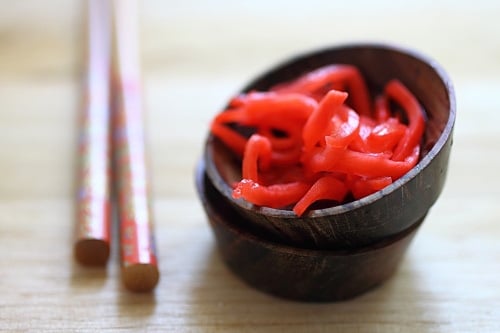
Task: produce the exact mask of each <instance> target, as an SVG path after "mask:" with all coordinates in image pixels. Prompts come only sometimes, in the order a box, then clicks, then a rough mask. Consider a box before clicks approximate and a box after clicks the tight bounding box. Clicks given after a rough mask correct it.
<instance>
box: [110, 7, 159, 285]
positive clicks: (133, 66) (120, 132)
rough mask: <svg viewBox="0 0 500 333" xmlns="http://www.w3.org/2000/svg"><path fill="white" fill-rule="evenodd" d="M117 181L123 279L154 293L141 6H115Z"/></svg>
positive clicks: (156, 276) (155, 265)
mask: <svg viewBox="0 0 500 333" xmlns="http://www.w3.org/2000/svg"><path fill="white" fill-rule="evenodd" d="M114 12H115V20H114V28H115V29H114V37H115V40H114V41H115V45H114V46H115V47H114V50H113V51H114V52H113V57H112V64H113V67H112V68H113V88H112V89H113V94H114V99H113V101H114V105H113V119H112V123H113V126H112V127H113V153H114V162H115V165H114V170H115V171H116V173H115V175H114V180H115V182H116V189H117V192H118V193H117V195H118V218H119V224H120V246H121V267H122V279H123V282H124V285H125V287H126V288H127V289H129V290H131V291H138V292H143V291H151V290H152V289H154V288H155V286H156V284H157V283H158V280H159V271H158V263H157V256H156V248H155V234H154V225H153V221H152V214H151V207H150V198H149V196H150V195H149V188H148V187H149V186H148V172H147V161H146V151H145V139H144V124H143V104H142V103H143V100H142V90H141V73H140V64H139V47H138V39H139V36H138V21H137V2H136V1H135V0H115V1H114Z"/></svg>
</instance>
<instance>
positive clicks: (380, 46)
mask: <svg viewBox="0 0 500 333" xmlns="http://www.w3.org/2000/svg"><path fill="white" fill-rule="evenodd" d="M367 48H372V49H377V50H380V51H391V52H396V53H399V54H401V55H404V56H407V57H411V58H413V59H415V60H417V61H419V62H421V63H424V64H426V65H427V66H429V67H430V68H431V69H432V70H433V71H434V72H435V73H436V75H437V77H439V79H440V80H441V82H442V83H443V86H444V87H445V89H446V92H447V95H448V100H449V104H450V105H449V114H448V119H447V121H446V125H445V126H444V128H443V130H442V132H441V133H440V135H439V137H438V140H437V141H436V142H435V143H434V145H433V147H432V148H431V149H430V150H429V152H428V153H427V154H426V155H425V156H424V157H423V158H422V159H421V160H420V161H419V162H418V163H417V164H416V165H415V166H414V167H413V168H412V169H411V170H410V171H408V172H407V173H406V174H404V175H403V176H402V177H400V178H399V179H397V180H396V181H395V182H393V183H392V184H390V185H388V186H386V187H385V188H383V189H381V190H379V191H377V192H375V193H372V194H370V195H368V196H366V197H363V198H361V199H358V200H354V201H350V202H347V203H345V204H342V205H337V206H332V207H327V208H321V209H312V210H308V211H306V213H305V214H304V215H302V216H300V217H299V216H297V215H295V213H294V212H293V211H292V210H285V209H277V208H270V207H266V206H257V205H254V204H252V203H250V202H247V201H246V200H244V199H234V198H233V197H232V194H231V188H230V186H229V185H228V184H227V182H226V181H225V180H224V179H223V178H222V176H221V175H220V173H219V171H218V170H217V171H216V172H214V173H215V174H213V172H211V171H210V170H209V169H210V168H208V169H207V170H209V171H208V172H207V173H208V174H209V177H215V178H216V180H217V181H215V182H214V183H215V184H214V185H215V187H216V188H217V189H218V190H219V191H220V192H222V193H223V195H224V196H226V197H227V198H229V199H230V200H231V201H232V202H234V203H236V204H237V205H238V206H240V207H241V208H243V209H246V210H254V211H257V212H258V213H259V214H262V215H265V216H270V217H280V218H283V219H302V218H315V217H325V216H334V215H340V214H343V213H346V212H348V211H352V210H355V209H359V208H362V207H364V206H368V205H370V204H372V203H373V202H375V201H377V200H379V199H381V198H383V197H384V196H387V195H389V194H390V193H392V192H394V191H396V190H397V189H399V188H400V187H402V186H403V185H404V184H406V183H408V182H410V181H411V180H412V179H413V178H415V177H416V176H417V175H418V174H419V173H420V172H421V171H422V170H423V169H425V168H426V167H427V166H428V165H429V164H430V163H431V161H432V159H433V158H434V157H435V156H436V155H438V153H439V152H440V151H441V150H442V149H443V147H444V146H445V144H446V142H447V140H448V139H449V137H450V136H451V135H452V132H453V127H454V124H455V118H456V97H455V89H454V86H453V83H452V80H451V78H450V76H449V74H448V73H447V72H446V71H445V70H444V68H443V67H442V66H441V65H440V64H439V63H438V62H437V61H436V60H435V59H434V58H431V57H430V56H428V55H426V54H424V53H422V52H420V51H417V50H415V49H412V48H410V47H406V46H396V45H393V44H389V43H380V42H358V43H342V44H335V45H332V46H326V47H321V48H315V49H310V50H308V51H304V52H301V53H297V54H296V55H294V56H292V57H289V58H287V59H286V60H284V61H281V62H278V63H277V64H275V65H274V66H271V67H269V68H268V69H267V70H264V71H263V72H261V73H260V74H259V75H257V76H256V77H255V78H254V79H253V80H250V81H249V83H247V84H246V85H245V87H244V88H243V89H241V90H239V91H246V90H248V89H249V88H250V87H251V86H252V85H254V84H255V83H256V82H257V81H258V80H260V79H262V78H263V77H265V76H267V75H269V74H270V73H272V72H276V71H279V70H282V69H284V68H286V67H288V66H290V65H292V64H293V63H295V62H297V61H300V60H303V59H305V58H308V57H311V56H314V55H316V54H322V53H326V52H333V51H341V50H346V49H367ZM213 139H214V137H213V135H212V134H211V133H209V134H208V137H207V139H206V144H205V149H204V155H205V159H206V160H207V161H208V160H209V159H211V158H212V156H211V153H212V152H211V151H210V149H207V147H208V144H209V142H210V141H211V140H213ZM214 169H217V168H216V167H214ZM221 183H222V184H225V186H223V188H220V187H219V185H220V184H221Z"/></svg>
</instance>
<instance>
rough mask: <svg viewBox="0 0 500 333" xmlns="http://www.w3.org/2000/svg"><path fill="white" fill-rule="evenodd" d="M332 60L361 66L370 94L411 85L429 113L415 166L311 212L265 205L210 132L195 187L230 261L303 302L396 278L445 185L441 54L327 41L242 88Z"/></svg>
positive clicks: (448, 139) (447, 109) (445, 86)
mask: <svg viewBox="0 0 500 333" xmlns="http://www.w3.org/2000/svg"><path fill="white" fill-rule="evenodd" d="M329 64H351V65H354V66H356V67H357V68H359V70H360V71H361V72H362V74H363V75H364V77H365V80H366V82H367V84H368V87H369V89H370V91H371V93H372V94H376V93H378V92H380V91H381V90H382V87H383V86H384V85H385V83H387V82H388V81H389V80H391V79H394V78H395V79H398V80H400V81H401V82H402V83H403V84H404V85H406V86H407V87H408V89H409V90H410V91H412V93H413V94H414V95H415V96H416V97H417V99H418V100H419V102H420V103H421V104H422V106H423V108H424V109H425V111H426V115H427V124H426V131H425V134H424V139H423V141H422V143H421V152H422V154H421V158H420V160H419V162H418V164H417V165H416V166H415V167H414V168H413V169H411V170H410V171H409V172H408V173H407V174H405V175H404V176H403V177H401V178H400V179H398V180H397V181H395V182H394V183H392V184H391V185H389V186H387V187H386V188H384V189H382V190H380V191H378V192H376V193H374V194H372V195H369V196H367V197H364V198H362V199H360V200H356V201H352V202H349V203H346V204H343V205H339V206H334V207H330V208H324V209H317V210H311V211H309V212H308V213H306V214H305V215H303V216H301V217H297V216H296V215H295V214H294V213H293V212H292V211H290V210H283V209H272V208H268V207H258V206H255V205H252V204H250V203H248V202H247V201H245V200H242V199H238V200H235V199H233V197H232V188H231V186H230V184H232V183H233V182H234V181H237V180H239V179H241V161H238V160H237V159H235V158H234V156H233V154H232V153H231V151H230V150H229V149H228V148H227V147H226V146H225V145H224V144H223V143H222V142H221V141H219V140H218V139H217V138H215V137H214V136H212V135H211V134H210V133H209V134H208V136H207V139H206V143H205V146H204V154H203V157H202V159H201V161H200V163H199V165H198V168H197V170H196V187H197V191H198V194H199V197H200V199H201V202H202V203H203V207H204V209H205V212H206V214H207V217H208V220H209V222H210V226H211V227H212V230H213V232H214V235H215V237H216V241H217V245H218V248H219V251H220V254H221V256H222V258H223V259H224V261H225V262H226V263H227V265H228V266H229V267H230V268H231V269H232V270H233V271H234V272H235V273H236V274H237V275H238V276H239V277H241V278H242V279H243V280H244V281H246V282H247V283H249V284H250V285H252V286H253V287H255V288H257V289H259V290H262V291H265V292H268V293H270V294H273V295H276V296H279V297H284V298H290V299H295V300H301V301H337V300H342V299H348V298H352V297H354V296H356V295H359V294H361V293H363V292H365V291H367V290H369V289H371V288H373V287H374V286H376V285H379V284H381V283H382V282H383V281H385V280H386V279H387V278H389V277H390V276H391V275H392V274H393V273H394V272H395V270H396V269H397V267H398V264H399V263H400V261H401V259H402V257H403V256H404V253H405V251H406V249H407V247H408V245H409V244H410V242H411V240H412V238H413V237H414V235H415V233H416V232H417V230H418V228H419V227H420V225H421V224H422V222H423V221H424V219H425V217H426V215H427V213H428V211H429V209H430V208H431V206H432V205H433V204H434V203H435V202H436V200H437V199H438V197H439V195H440V193H441V190H442V188H443V185H444V182H445V178H446V171H447V167H448V159H449V154H450V150H451V146H452V141H453V140H452V132H453V126H454V121H455V112H456V111H455V96H454V91H453V87H452V84H451V81H450V79H449V78H448V76H447V75H446V73H445V72H444V70H443V69H442V68H441V67H440V66H439V65H438V64H437V63H436V62H434V61H432V60H431V59H429V58H427V57H426V56H423V55H421V54H419V53H417V52H415V51H412V50H408V49H402V48H399V47H393V46H387V45H380V44H355V45H343V46H337V47H332V48H326V49H322V50H318V51H314V52H312V53H307V54H303V55H299V56H296V57H293V58H292V59H291V60H289V61H286V62H284V63H282V64H280V65H278V66H275V67H273V68H272V69H271V70H269V71H267V72H265V73H264V74H263V75H261V76H259V77H258V78H257V79H255V80H254V81H252V82H251V83H250V84H249V85H247V87H245V88H244V89H243V90H242V92H246V91H250V90H259V91H260V90H267V89H269V88H270V87H271V86H273V85H275V84H277V83H281V82H286V81H289V80H292V79H294V78H296V77H298V76H300V75H302V74H304V73H306V72H309V71H311V70H314V69H316V68H319V67H322V66H325V65H329Z"/></svg>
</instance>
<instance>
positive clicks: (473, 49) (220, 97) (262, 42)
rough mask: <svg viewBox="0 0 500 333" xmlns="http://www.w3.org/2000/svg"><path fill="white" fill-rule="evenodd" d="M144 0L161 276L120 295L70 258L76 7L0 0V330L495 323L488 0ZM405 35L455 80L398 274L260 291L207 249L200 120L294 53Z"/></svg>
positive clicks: (496, 235)
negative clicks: (303, 296) (324, 295)
mask: <svg viewBox="0 0 500 333" xmlns="http://www.w3.org/2000/svg"><path fill="white" fill-rule="evenodd" d="M437 3H438V2H437V1H431V0H423V1H418V2H412V4H409V2H389V1H377V2H370V1H359V2H356V1H343V2H338V1H320V0H310V1H307V2H305V1H304V2H301V3H298V2H293V1H281V0H280V1H272V2H271V1H263V0H258V1H251V2H250V1H245V2H244V1H240V2H237V1H223V0H212V1H206V2H203V3H202V2H201V1H198V3H197V4H195V2H194V1H171V0H170V1H153V0H149V1H144V2H142V3H141V6H140V13H139V14H140V19H141V38H142V40H141V46H142V48H141V55H142V65H143V73H144V88H145V98H146V100H145V104H146V108H147V112H148V113H147V115H146V116H147V139H148V145H149V148H150V152H151V155H150V156H149V157H150V160H151V176H152V179H153V184H152V185H153V186H152V187H153V188H152V190H153V195H154V202H153V206H154V217H155V222H156V231H157V237H158V251H159V263H160V270H161V280H160V283H159V285H158V287H157V289H156V291H155V292H154V293H152V294H132V293H130V292H128V291H127V290H125V289H124V287H123V286H122V284H121V280H120V273H119V264H118V260H117V257H118V256H117V254H116V253H117V251H116V250H117V249H116V247H115V248H113V254H112V257H111V261H110V262H109V265H108V266H107V268H106V269H88V268H83V267H80V266H78V265H77V264H76V263H75V262H74V261H73V257H72V242H73V238H72V237H73V228H74V215H73V214H74V203H73V195H74V175H75V164H76V163H75V147H76V134H77V121H76V119H77V118H76V117H77V114H78V111H79V103H80V97H81V91H80V87H81V71H82V61H81V60H82V56H81V55H82V54H81V53H82V49H83V44H82V40H81V39H80V35H81V34H80V32H81V29H82V17H81V16H82V11H83V6H82V3H80V2H79V1H63V0H59V1H57V0H52V1H15V2H14V1H7V0H1V1H0V5H1V8H2V9H1V10H0V250H1V254H0V331H4V330H5V331H6V332H12V331H14V332H16V331H21V332H23V331H33V332H43V331H62V332H72V331H96V332H107V331H120V332H121V331H148V332H149V331H151V332H153V331H167V332H260V331H266V332H350V331H351V332H499V331H500V241H499V240H500V221H499V220H500V177H499V172H498V171H499V170H500V154H499V151H498V149H499V146H500V129H499V126H498V124H497V121H498V122H499V123H500V37H499V36H500V21H499V19H498V14H499V13H500V2H498V1H481V0H478V1H474V2H473V3H471V2H468V1H467V2H466V1H442V2H439V4H437ZM356 40H363V41H372V40H373V41H384V42H390V43H399V44H402V45H404V46H411V47H414V48H416V49H418V50H420V51H421V52H423V53H426V54H428V55H430V56H431V57H433V58H435V59H436V60H437V61H438V62H440V63H441V64H442V65H443V66H444V67H445V68H446V70H447V71H448V72H449V74H450V75H451V77H452V79H453V82H454V84H455V88H456V94H457V105H458V112H457V123H456V131H455V141H454V146H453V151H452V157H451V161H450V167H449V175H448V179H447V183H446V187H445V190H444V192H443V193H442V196H441V197H440V198H439V200H438V202H437V203H436V205H435V206H434V207H433V208H432V210H431V212H430V214H429V216H428V218H427V220H426V222H425V223H424V225H423V227H422V228H421V230H420V231H419V233H418V235H417V237H416V239H415V240H414V242H413V243H412V245H411V247H410V249H409V252H408V253H407V255H406V257H405V259H404V261H403V263H402V265H401V267H400V269H399V271H398V272H397V274H396V275H395V276H394V277H393V278H392V279H391V280H390V281H388V282H387V283H386V284H384V285H383V286H381V287H379V288H377V289H376V290H373V291H371V292H369V293H367V294H365V295H363V296H360V297H358V298H356V299H353V300H350V301H346V302H341V303H333V304H304V303H296V302H290V301H285V300H281V299H276V298H273V297H271V296H268V295H266V294H262V293H260V292H258V291H256V290H254V289H252V288H250V287H248V286H247V285H245V284H244V283H243V282H242V281H240V280H239V279H238V278H236V277H235V276H234V275H232V273H231V272H229V271H228V269H227V268H226V266H225V265H224V264H223V263H222V262H221V259H220V258H219V256H218V254H217V251H216V249H215V243H214V238H213V236H212V234H211V232H210V229H209V227H208V224H207V222H206V219H205V216H204V214H203V211H202V208H201V205H200V203H199V201H198V199H197V196H196V193H195V189H194V184H193V173H194V166H195V164H196V161H197V159H198V158H199V156H200V152H201V147H202V142H203V138H204V136H205V134H206V130H207V125H208V122H209V121H210V119H211V117H212V116H213V115H214V114H215V113H216V112H218V110H219V108H220V107H221V106H222V105H223V104H224V103H225V101H226V100H227V98H229V97H230V96H231V95H232V94H233V93H234V92H236V90H237V89H238V88H240V87H241V86H242V85H244V84H245V83H246V82H247V81H248V80H249V79H250V78H252V77H253V76H254V75H256V74H257V73H259V72H261V71H263V70H265V69H267V68H268V67H270V66H271V65H273V64H275V63H276V62H278V61H280V60H283V59H284V58H286V57H288V56H290V55H291V54H293V53H295V52H298V51H304V50H309V49H312V48H315V47H322V46H326V45H332V44H337V43H342V42H348V41H356Z"/></svg>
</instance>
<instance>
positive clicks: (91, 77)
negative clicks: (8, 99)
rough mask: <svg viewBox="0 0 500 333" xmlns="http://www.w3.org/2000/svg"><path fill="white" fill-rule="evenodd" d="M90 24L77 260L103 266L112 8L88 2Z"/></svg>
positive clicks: (96, 0) (107, 219)
mask: <svg viewBox="0 0 500 333" xmlns="http://www.w3.org/2000/svg"><path fill="white" fill-rule="evenodd" d="M87 4H88V5H87V27H86V38H87V39H86V44H87V53H86V59H85V61H86V80H85V82H84V84H85V86H84V89H85V100H84V105H83V107H82V111H81V114H80V120H79V126H80V136H79V142H78V153H79V158H80V160H79V167H78V173H77V177H78V193H77V200H76V206H77V217H76V228H75V229H76V237H75V238H76V239H75V244H74V248H73V252H74V255H75V258H76V260H77V261H78V262H80V263H81V264H83V265H90V266H103V265H105V264H106V263H107V261H108V258H109V253H110V188H109V164H110V162H109V151H110V140H109V137H110V129H109V125H110V119H109V118H110V110H109V100H110V89H109V79H110V55H111V43H110V42H111V8H110V3H109V2H108V1H107V0H89V1H88V3H87Z"/></svg>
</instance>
